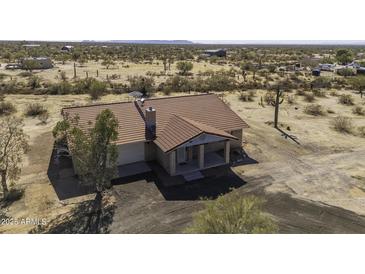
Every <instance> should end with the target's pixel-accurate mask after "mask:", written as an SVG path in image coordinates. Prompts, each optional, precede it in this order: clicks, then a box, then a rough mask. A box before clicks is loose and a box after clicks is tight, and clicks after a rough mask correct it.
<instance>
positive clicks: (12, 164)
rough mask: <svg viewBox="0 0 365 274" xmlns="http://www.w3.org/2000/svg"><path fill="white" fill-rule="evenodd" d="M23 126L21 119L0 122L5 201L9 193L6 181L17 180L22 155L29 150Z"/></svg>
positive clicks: (1, 165) (1, 171)
mask: <svg viewBox="0 0 365 274" xmlns="http://www.w3.org/2000/svg"><path fill="white" fill-rule="evenodd" d="M23 126H24V124H23V121H22V120H21V119H18V118H15V117H12V116H9V117H6V118H4V119H1V120H0V176H1V187H2V190H3V195H4V198H5V199H6V197H7V195H8V193H9V188H8V181H9V180H10V181H15V180H16V179H18V176H19V174H20V172H21V163H22V160H23V154H25V153H27V151H28V149H29V146H28V136H27V135H26V134H25V133H24V131H23Z"/></svg>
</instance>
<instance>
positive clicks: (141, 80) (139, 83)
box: [127, 76, 155, 96]
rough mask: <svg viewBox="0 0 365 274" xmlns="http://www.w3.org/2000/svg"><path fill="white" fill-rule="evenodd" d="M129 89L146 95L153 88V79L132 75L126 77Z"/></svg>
mask: <svg viewBox="0 0 365 274" xmlns="http://www.w3.org/2000/svg"><path fill="white" fill-rule="evenodd" d="M127 81H128V83H129V90H130V91H135V90H137V91H140V92H142V93H143V94H144V95H145V96H148V95H149V94H150V93H152V92H153V91H154V90H155V81H154V79H153V78H152V77H144V76H132V77H128V79H127Z"/></svg>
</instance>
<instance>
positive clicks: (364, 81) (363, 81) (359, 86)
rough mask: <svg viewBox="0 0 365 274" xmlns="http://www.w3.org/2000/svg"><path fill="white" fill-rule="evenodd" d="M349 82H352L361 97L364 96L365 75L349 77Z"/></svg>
mask: <svg viewBox="0 0 365 274" xmlns="http://www.w3.org/2000/svg"><path fill="white" fill-rule="evenodd" d="M349 83H350V84H351V86H352V88H353V89H356V90H357V91H358V92H359V94H360V96H361V98H362V96H363V93H364V90H365V76H357V77H354V78H351V79H349Z"/></svg>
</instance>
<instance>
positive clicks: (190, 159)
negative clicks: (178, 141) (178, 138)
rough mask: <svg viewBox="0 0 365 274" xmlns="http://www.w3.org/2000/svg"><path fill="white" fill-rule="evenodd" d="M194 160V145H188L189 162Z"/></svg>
mask: <svg viewBox="0 0 365 274" xmlns="http://www.w3.org/2000/svg"><path fill="white" fill-rule="evenodd" d="M192 160H193V147H188V162H190V161H192Z"/></svg>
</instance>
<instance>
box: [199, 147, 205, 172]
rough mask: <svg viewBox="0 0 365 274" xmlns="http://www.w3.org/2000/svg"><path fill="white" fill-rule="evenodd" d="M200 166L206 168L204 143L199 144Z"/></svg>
mask: <svg viewBox="0 0 365 274" xmlns="http://www.w3.org/2000/svg"><path fill="white" fill-rule="evenodd" d="M199 168H200V169H203V168H204V144H201V145H199Z"/></svg>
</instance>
